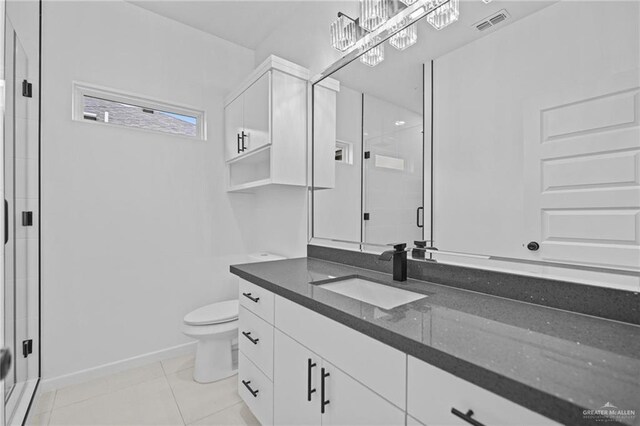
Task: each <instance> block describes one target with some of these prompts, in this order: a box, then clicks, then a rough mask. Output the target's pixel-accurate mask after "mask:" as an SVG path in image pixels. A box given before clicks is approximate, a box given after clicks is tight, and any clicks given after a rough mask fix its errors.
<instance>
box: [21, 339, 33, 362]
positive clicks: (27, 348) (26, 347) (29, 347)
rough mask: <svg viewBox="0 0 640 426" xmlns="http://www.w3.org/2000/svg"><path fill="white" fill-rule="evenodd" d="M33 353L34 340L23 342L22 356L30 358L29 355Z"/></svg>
mask: <svg viewBox="0 0 640 426" xmlns="http://www.w3.org/2000/svg"><path fill="white" fill-rule="evenodd" d="M31 352H33V340H32V339H29V340H23V341H22V356H24V357H25V358H26V357H28V356H29V354H30V353H31Z"/></svg>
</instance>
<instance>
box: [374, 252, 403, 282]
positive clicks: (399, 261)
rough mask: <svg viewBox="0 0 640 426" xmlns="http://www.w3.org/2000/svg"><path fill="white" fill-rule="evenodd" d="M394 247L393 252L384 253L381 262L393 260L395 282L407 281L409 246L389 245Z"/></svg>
mask: <svg viewBox="0 0 640 426" xmlns="http://www.w3.org/2000/svg"><path fill="white" fill-rule="evenodd" d="M389 245H392V246H393V250H387V251H385V252H382V254H381V255H380V257H379V259H380V260H391V259H393V280H394V281H406V280H407V250H406V248H407V245H406V244H405V243H400V244H389Z"/></svg>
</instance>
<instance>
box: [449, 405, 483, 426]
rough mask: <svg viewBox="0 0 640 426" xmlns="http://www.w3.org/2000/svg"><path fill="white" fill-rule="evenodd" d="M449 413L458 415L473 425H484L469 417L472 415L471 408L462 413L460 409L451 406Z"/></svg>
mask: <svg viewBox="0 0 640 426" xmlns="http://www.w3.org/2000/svg"><path fill="white" fill-rule="evenodd" d="M451 414H453V415H454V416H456V417H460V418H461V419H462V420H464V421H465V422H467V423H469V424H472V425H473V426H484V425H483V424H482V423H480V422H479V421H477V420H476V419H474V418H472V417H471V416H473V410H468V411H467V412H466V413H463V412H462V411H458V410H456V409H455V408H453V407H451Z"/></svg>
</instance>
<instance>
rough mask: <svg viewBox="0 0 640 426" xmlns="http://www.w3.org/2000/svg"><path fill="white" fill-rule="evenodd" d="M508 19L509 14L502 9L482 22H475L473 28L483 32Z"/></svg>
mask: <svg viewBox="0 0 640 426" xmlns="http://www.w3.org/2000/svg"><path fill="white" fill-rule="evenodd" d="M508 17H509V13H508V12H507V11H506V10H505V9H502V10H501V11H499V12H496V13H494V14H493V15H491V16H488V17H486V18H484V19H483V20H482V21H480V22H476V23H475V24H473V26H474V27H476V29H477V30H478V31H484V30H486V29H489V28H491V27H493V26H495V25H498V24H499V23H500V22H504V21H506V20H507V18H508Z"/></svg>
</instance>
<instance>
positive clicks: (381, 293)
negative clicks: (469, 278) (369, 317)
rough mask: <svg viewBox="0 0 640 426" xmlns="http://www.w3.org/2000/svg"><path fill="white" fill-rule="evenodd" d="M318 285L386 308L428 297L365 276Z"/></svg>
mask: <svg viewBox="0 0 640 426" xmlns="http://www.w3.org/2000/svg"><path fill="white" fill-rule="evenodd" d="M318 287H321V288H323V289H325V290H329V291H332V292H334V293H338V294H342V295H343V296H347V297H350V298H352V299H356V300H360V301H362V302H365V303H368V304H370V305H374V306H377V307H379V308H382V309H385V310H389V309H393V308H396V307H398V306H402V305H406V304H407V303H411V302H415V301H416V300H420V299H423V298H425V297H427V296H426V295H424V294H420V293H414V292H412V291H408V290H402V289H399V288H396V287H391V286H388V285H384V284H379V283H377V282H374V281H369V280H366V279H363V278H347V279H344V280H340V281H334V282H331V283H327V284H320V285H318Z"/></svg>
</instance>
